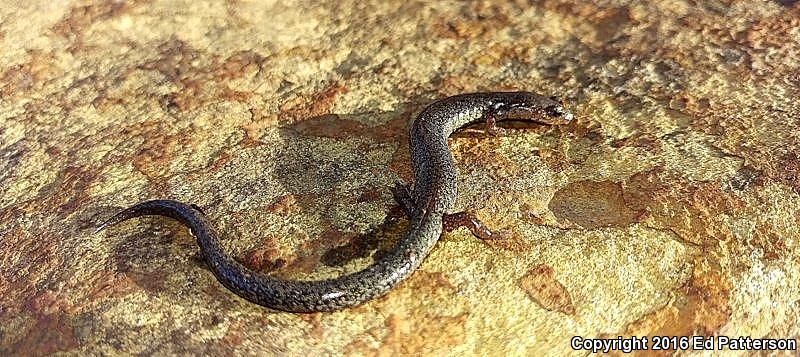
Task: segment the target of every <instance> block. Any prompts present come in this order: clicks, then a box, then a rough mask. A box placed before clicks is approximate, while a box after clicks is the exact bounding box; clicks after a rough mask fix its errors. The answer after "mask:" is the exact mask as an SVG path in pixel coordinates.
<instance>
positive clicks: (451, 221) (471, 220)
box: [442, 212, 509, 240]
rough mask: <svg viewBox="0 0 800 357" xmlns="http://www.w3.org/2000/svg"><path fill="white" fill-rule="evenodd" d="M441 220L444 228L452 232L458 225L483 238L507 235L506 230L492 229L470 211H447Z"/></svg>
mask: <svg viewBox="0 0 800 357" xmlns="http://www.w3.org/2000/svg"><path fill="white" fill-rule="evenodd" d="M442 221H443V222H444V230H445V231H447V232H452V231H453V230H455V229H457V228H459V227H466V228H467V229H469V231H470V232H472V235H474V236H476V237H478V238H480V239H483V240H493V239H506V238H508V237H509V234H508V233H507V232H504V231H497V232H495V231H492V230H491V229H489V228H488V227H486V225H485V224H483V222H481V221H480V220H479V219H478V218H477V217H475V215H474V214H473V213H471V212H456V213H448V214H445V215H444V217H443V218H442Z"/></svg>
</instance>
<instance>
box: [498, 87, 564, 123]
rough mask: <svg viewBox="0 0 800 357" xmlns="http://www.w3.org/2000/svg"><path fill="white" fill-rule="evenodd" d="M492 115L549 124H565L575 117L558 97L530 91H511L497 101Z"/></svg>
mask: <svg viewBox="0 0 800 357" xmlns="http://www.w3.org/2000/svg"><path fill="white" fill-rule="evenodd" d="M494 115H495V116H496V117H499V118H502V119H512V120H531V121H535V122H540V123H544V124H550V125H559V124H567V123H569V122H570V121H572V120H573V119H574V118H575V116H574V115H573V114H572V112H571V111H569V110H568V109H567V108H566V107H565V105H564V101H563V100H561V99H559V98H558V97H545V96H541V95H538V94H535V93H530V92H516V93H512V94H511V95H509V96H508V97H506V98H503V100H501V101H498V103H497V104H496V107H495V111H494Z"/></svg>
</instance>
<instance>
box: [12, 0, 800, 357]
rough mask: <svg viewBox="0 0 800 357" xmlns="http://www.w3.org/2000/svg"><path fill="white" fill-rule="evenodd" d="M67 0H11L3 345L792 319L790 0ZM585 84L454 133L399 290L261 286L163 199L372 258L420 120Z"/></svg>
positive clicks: (321, 257) (263, 251)
mask: <svg viewBox="0 0 800 357" xmlns="http://www.w3.org/2000/svg"><path fill="white" fill-rule="evenodd" d="M335 3H336V5H319V4H317V2H314V1H303V2H277V1H267V2H258V1H233V0H232V1H227V2H220V1H195V0H192V1H144V0H142V1H128V2H115V1H97V2H75V1H49V0H37V1H29V2H22V3H20V4H15V5H12V3H10V2H7V3H5V4H3V5H0V19H1V20H0V43H1V44H2V49H3V51H1V52H0V237H2V238H0V251H1V252H2V255H0V351H2V352H4V353H3V354H6V353H9V352H13V353H21V354H45V353H53V352H70V353H80V354H83V353H92V354H109V353H122V352H125V353H162V354H164V353H169V354H172V353H187V352H188V353H209V354H217V353H235V354H240V353H250V352H257V351H267V352H271V353H291V354H306V355H319V354H334V353H337V354H338V353H348V354H356V355H390V354H395V353H404V354H405V353H413V354H425V355H434V354H450V355H463V354H465V353H467V354H495V353H507V354H528V353H533V352H543V351H551V352H558V353H560V354H576V355H582V354H583V353H584V352H581V351H573V350H571V349H570V346H569V339H570V338H571V337H572V336H574V335H581V336H585V337H602V336H606V337H616V336H617V335H626V336H627V335H636V336H645V335H649V336H654V335H674V334H678V335H682V334H684V335H685V334H703V335H711V334H720V335H727V336H752V337H754V338H756V337H793V338H798V336H799V335H800V328H798V325H800V284H798V281H800V243H799V242H798V240H800V229H799V228H798V220H799V219H800V120H799V119H798V118H799V117H798V115H799V114H800V104H798V101H797V98H798V97H799V96H800V75H799V73H800V68H798V67H800V62H798V60H797V59H798V58H800V57H798V56H799V55H800V4H795V2H794V1H774V2H766V1H765V2H732V1H731V2H725V1H723V2H694V1H671V2H652V3H650V2H641V3H640V2H630V3H625V2H619V1H603V2H601V4H588V2H586V3H584V2H575V3H572V2H567V1H530V2H526V1H509V2H504V3H503V4H497V3H495V2H492V1H481V2H437V3H436V4H427V2H417V1H403V2H385V1H364V0H359V1H337V2H335ZM512 89H525V90H532V91H536V92H541V93H547V94H556V95H560V96H562V97H564V98H567V100H568V102H569V106H570V107H571V108H572V109H573V111H574V112H575V113H576V115H577V118H578V119H577V120H576V121H575V122H574V123H572V124H570V125H569V126H566V127H560V128H548V127H543V126H535V125H534V126H524V125H515V124H510V127H511V128H512V131H511V133H510V134H508V135H505V136H500V137H489V136H487V135H484V134H483V133H482V132H481V131H480V130H465V131H462V132H461V133H459V134H457V135H455V136H454V137H453V138H452V139H451V140H450V144H451V148H452V149H453V151H454V155H455V156H456V161H457V162H458V167H459V170H460V172H461V175H460V177H459V180H460V181H459V185H460V190H461V196H460V198H459V208H462V209H472V210H475V211H476V212H477V214H478V215H479V217H481V218H482V219H483V220H485V221H486V223H487V224H489V225H490V226H492V227H495V228H497V229H504V230H508V231H510V232H512V235H513V238H512V239H509V240H505V241H491V242H481V241H479V240H477V239H475V238H473V237H472V236H470V235H469V233H468V232H467V231H466V230H463V229H460V230H457V231H454V232H452V233H449V234H445V235H444V236H443V237H442V239H441V241H440V242H439V243H438V245H437V247H436V248H435V249H434V251H433V253H432V254H431V256H430V257H429V258H428V259H427V260H426V262H425V263H424V264H423V266H422V268H421V270H420V271H418V272H417V273H416V274H414V275H413V276H412V277H411V278H410V279H409V280H408V281H406V282H404V283H403V284H402V285H401V286H399V287H398V288H397V289H395V290H394V291H392V292H391V293H389V294H388V295H387V296H385V297H383V298H380V299H378V300H375V301H372V302H369V303H367V304H365V305H363V306H360V307H357V308H354V309H349V310H345V311H339V312H335V313H324V314H307V315H298V314H288V313H282V312H275V311H271V310H269V309H265V308H262V307H259V306H257V305H254V304H250V303H248V302H246V301H244V300H242V299H240V298H238V297H237V296H235V295H233V294H232V293H230V292H228V290H226V289H225V288H224V287H223V286H222V285H220V284H219V283H218V282H217V281H216V280H215V279H214V277H213V276H212V274H211V273H210V272H209V271H208V270H206V269H205V267H204V265H203V263H202V262H201V261H199V260H198V258H197V257H196V254H197V252H198V249H197V247H196V245H195V243H194V242H193V239H192V237H191V236H190V235H189V233H188V231H187V230H186V229H184V228H182V227H181V226H180V225H178V224H176V223H175V222H171V221H168V220H166V219H160V218H143V219H137V220H133V221H130V222H125V223H124V224H121V225H119V226H117V227H114V228H113V229H110V230H108V231H106V232H103V233H102V234H98V235H93V234H92V233H91V232H92V229H93V227H94V226H95V225H96V224H97V223H98V222H100V221H102V220H103V219H105V218H107V217H109V216H110V215H111V214H112V213H114V212H115V211H117V210H118V209H120V208H122V207H125V206H127V205H130V204H133V203H135V202H137V201H140V200H144V199H150V198H172V199H178V200H182V201H187V202H193V203H196V204H198V205H200V206H202V207H204V210H205V211H206V213H207V214H208V215H209V216H210V217H211V219H212V220H213V221H214V222H216V224H217V226H218V227H219V230H220V231H221V232H224V233H225V237H226V240H225V244H226V246H227V247H228V248H229V249H230V251H231V254H234V255H235V256H237V257H238V259H240V260H241V261H242V262H244V263H245V264H246V265H248V266H250V267H252V268H253V269H257V270H259V271H261V272H264V273H271V274H278V275H279V276H284V277H291V278H320V277H329V276H335V275H338V274H341V273H343V272H349V271H355V270H357V269H359V268H360V267H363V266H365V265H366V264H368V263H369V261H370V259H371V256H372V253H373V252H375V251H376V250H378V251H380V250H382V249H388V247H391V244H392V240H393V239H394V238H395V237H397V236H398V235H399V234H401V233H402V232H403V230H404V229H405V228H406V227H405V225H406V224H407V222H406V221H405V220H404V219H402V218H400V217H398V214H397V213H398V210H397V208H396V206H395V205H394V203H393V202H392V200H391V195H390V194H389V190H388V188H389V187H390V185H391V184H392V183H393V182H394V180H396V179H403V180H406V181H409V180H411V179H412V178H413V177H412V173H411V170H410V166H409V156H408V147H407V144H406V141H407V128H408V125H409V122H410V121H411V120H412V119H413V118H414V116H415V115H416V114H417V113H418V112H419V110H421V109H422V108H423V107H424V106H425V105H426V104H428V103H430V102H431V101H432V100H434V99H436V98H440V97H443V96H448V95H453V94H457V93H462V92H470V91H482V90H512Z"/></svg>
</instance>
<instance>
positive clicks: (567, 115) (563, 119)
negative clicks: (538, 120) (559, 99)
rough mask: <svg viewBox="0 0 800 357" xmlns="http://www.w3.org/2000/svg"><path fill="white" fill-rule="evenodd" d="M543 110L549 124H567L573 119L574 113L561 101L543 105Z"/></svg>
mask: <svg viewBox="0 0 800 357" xmlns="http://www.w3.org/2000/svg"><path fill="white" fill-rule="evenodd" d="M545 112H546V114H547V117H548V119H549V120H548V121H547V122H548V123H549V124H568V123H569V122H571V121H572V119H575V115H573V114H572V112H571V111H569V110H568V109H567V108H565V107H564V104H562V103H558V104H553V105H550V106H547V107H545Z"/></svg>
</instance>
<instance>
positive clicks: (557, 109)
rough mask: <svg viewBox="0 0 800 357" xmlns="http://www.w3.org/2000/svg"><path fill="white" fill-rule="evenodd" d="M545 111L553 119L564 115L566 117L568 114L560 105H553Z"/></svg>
mask: <svg viewBox="0 0 800 357" xmlns="http://www.w3.org/2000/svg"><path fill="white" fill-rule="evenodd" d="M545 110H546V111H547V115H548V116H551V117H554V118H557V117H560V116H562V115H564V114H565V113H566V111H565V110H564V107H562V106H560V105H551V106H549V107H547V108H545Z"/></svg>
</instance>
